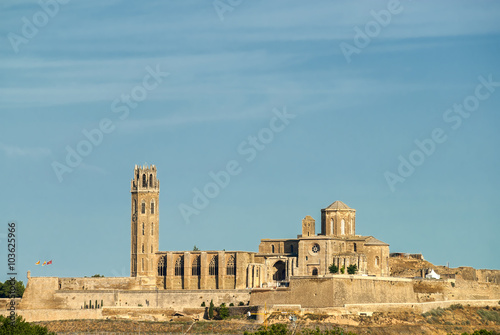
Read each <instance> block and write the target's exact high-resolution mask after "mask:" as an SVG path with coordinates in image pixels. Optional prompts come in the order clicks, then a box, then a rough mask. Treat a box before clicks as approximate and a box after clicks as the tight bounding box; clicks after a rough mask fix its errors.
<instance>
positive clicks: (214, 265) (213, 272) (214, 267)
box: [208, 256, 219, 276]
mask: <svg viewBox="0 0 500 335" xmlns="http://www.w3.org/2000/svg"><path fill="white" fill-rule="evenodd" d="M208 274H209V275H210V276H217V275H218V274H219V259H218V257H217V256H214V257H212V260H210V265H209V266H208Z"/></svg>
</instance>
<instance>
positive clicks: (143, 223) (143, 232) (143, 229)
mask: <svg viewBox="0 0 500 335" xmlns="http://www.w3.org/2000/svg"><path fill="white" fill-rule="evenodd" d="M142 235H144V222H143V223H142Z"/></svg>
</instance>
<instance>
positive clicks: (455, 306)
mask: <svg viewBox="0 0 500 335" xmlns="http://www.w3.org/2000/svg"><path fill="white" fill-rule="evenodd" d="M448 309H449V310H450V311H454V310H456V309H464V306H462V304H453V305H450V307H448Z"/></svg>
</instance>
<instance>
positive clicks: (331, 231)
mask: <svg viewBox="0 0 500 335" xmlns="http://www.w3.org/2000/svg"><path fill="white" fill-rule="evenodd" d="M330 234H333V235H334V234H335V233H334V231H333V219H330Z"/></svg>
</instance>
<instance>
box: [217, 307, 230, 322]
mask: <svg viewBox="0 0 500 335" xmlns="http://www.w3.org/2000/svg"><path fill="white" fill-rule="evenodd" d="M228 317H229V308H227V307H226V304H224V303H222V304H220V307H219V318H220V319H221V320H224V319H227V318H228Z"/></svg>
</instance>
